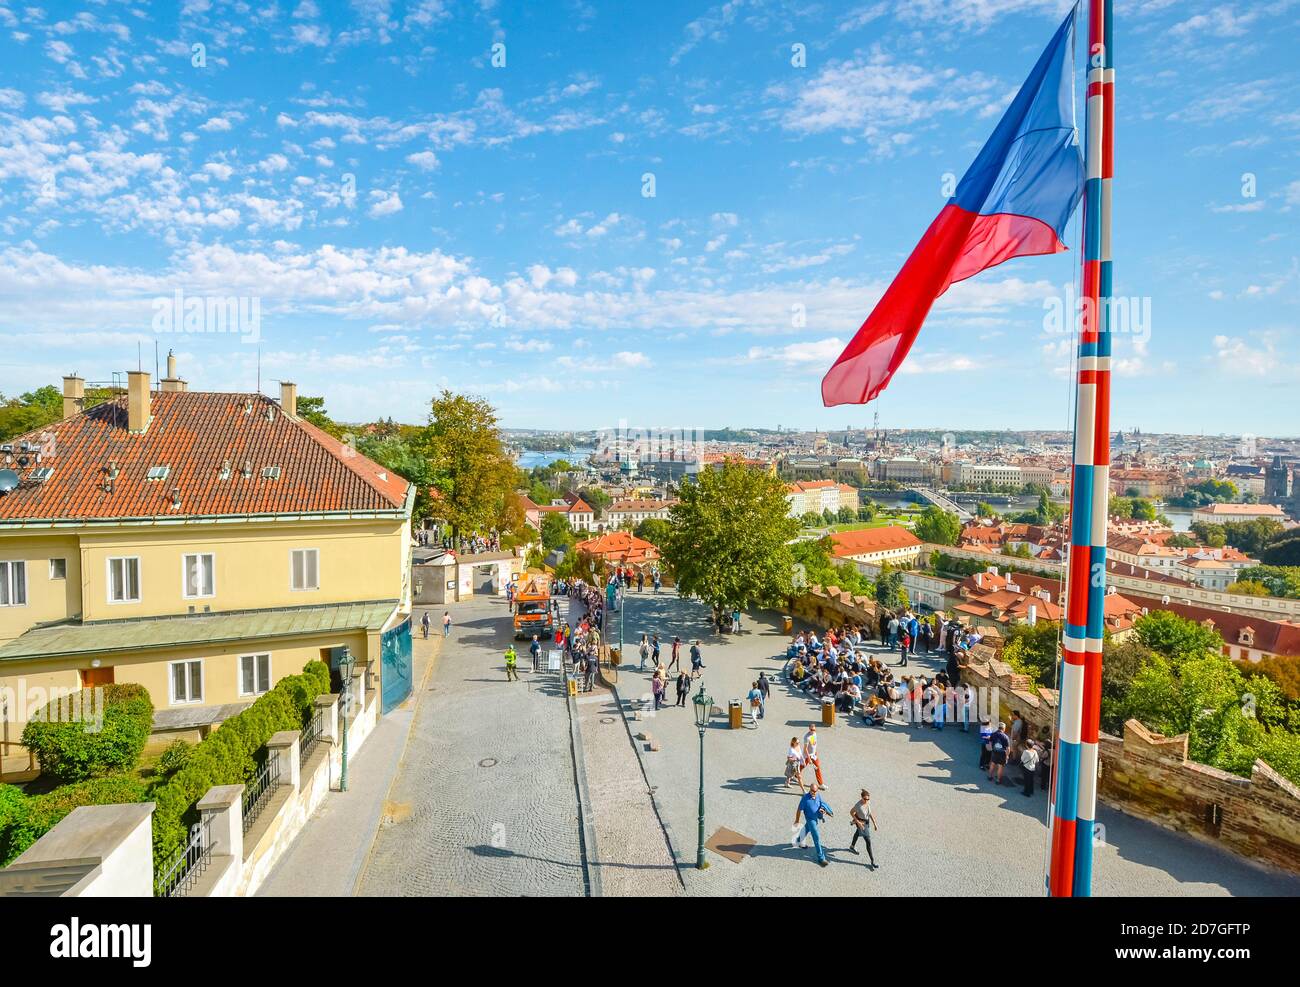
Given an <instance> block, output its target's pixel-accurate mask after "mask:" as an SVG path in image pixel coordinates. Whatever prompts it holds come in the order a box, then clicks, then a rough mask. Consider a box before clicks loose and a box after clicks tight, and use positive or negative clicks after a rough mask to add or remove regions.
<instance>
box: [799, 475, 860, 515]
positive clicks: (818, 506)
mask: <svg viewBox="0 0 1300 987" xmlns="http://www.w3.org/2000/svg"><path fill="white" fill-rule="evenodd" d="M785 496H786V500H788V501H789V502H790V516H791V517H803V516H804V515H805V514H821V513H823V512H824V511H830V512H831V513H832V514H835V513H838V512H839V510H840V509H841V508H844V507H848V508H851V509H852V510H854V511H856V510H857V509H858V489H857V487H850V486H848V485H847V484H844V483H836V482H834V481H833V480H804V481H800V482H797V483H791V484H790V485H789V486H787V487H786V494H785Z"/></svg>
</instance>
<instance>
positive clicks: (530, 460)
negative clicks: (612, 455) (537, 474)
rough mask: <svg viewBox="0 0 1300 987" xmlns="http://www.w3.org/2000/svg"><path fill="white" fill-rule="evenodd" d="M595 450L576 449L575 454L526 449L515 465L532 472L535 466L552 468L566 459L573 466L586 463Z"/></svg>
mask: <svg viewBox="0 0 1300 987" xmlns="http://www.w3.org/2000/svg"><path fill="white" fill-rule="evenodd" d="M595 451H596V450H595V449H574V450H573V452H564V451H560V452H532V451H531V450H527V449H525V450H524V451H523V452H521V453H520V454H519V458H518V459H516V460H515V465H517V466H518V467H519V468H520V469H524V470H530V469H532V468H533V467H534V466H550V465H551V463H553V462H555V461H556V460H559V459H564V460H567V461H569V462H570V463H573V464H575V465H576V464H578V463H582V462H586V459H587V457H588V456H590V455H591V454H592V453H593V452H595Z"/></svg>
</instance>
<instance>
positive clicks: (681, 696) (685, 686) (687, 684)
mask: <svg viewBox="0 0 1300 987" xmlns="http://www.w3.org/2000/svg"><path fill="white" fill-rule="evenodd" d="M690 692H691V677H690V676H689V675H687V674H686V669H684V668H679V669H678V670H677V705H678V706H685V705H686V697H687V696H688V695H690Z"/></svg>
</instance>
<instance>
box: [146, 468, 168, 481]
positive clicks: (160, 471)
mask: <svg viewBox="0 0 1300 987" xmlns="http://www.w3.org/2000/svg"><path fill="white" fill-rule="evenodd" d="M171 471H172V468H171V467H170V466H150V467H149V472H148V473H146V474H145V477H144V478H145V479H146V480H165V479H167V477H168V475H170V473H171Z"/></svg>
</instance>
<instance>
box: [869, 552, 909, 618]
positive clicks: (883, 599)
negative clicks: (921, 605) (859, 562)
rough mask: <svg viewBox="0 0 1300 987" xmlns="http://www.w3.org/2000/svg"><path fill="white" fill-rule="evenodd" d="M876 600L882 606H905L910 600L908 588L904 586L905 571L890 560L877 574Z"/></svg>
mask: <svg viewBox="0 0 1300 987" xmlns="http://www.w3.org/2000/svg"><path fill="white" fill-rule="evenodd" d="M876 602H877V603H879V604H880V605H881V606H882V607H890V608H894V607H905V606H907V605H908V603H909V601H908V599H907V590H906V589H904V588H903V573H902V570H900V569H895V568H894V567H893V566H892V565H890V564H889V563H888V562H884V563H882V564H881V566H880V573H879V575H877V576H876Z"/></svg>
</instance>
